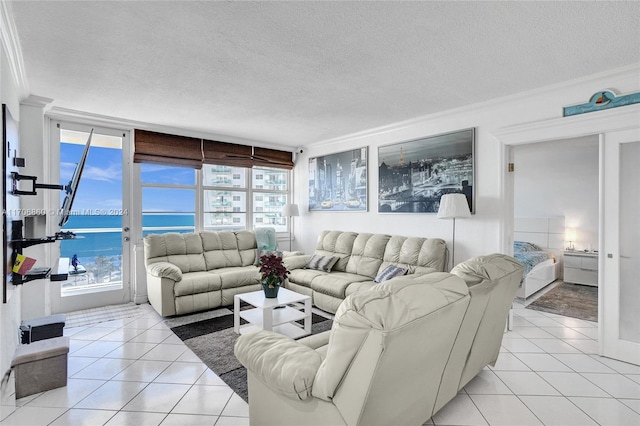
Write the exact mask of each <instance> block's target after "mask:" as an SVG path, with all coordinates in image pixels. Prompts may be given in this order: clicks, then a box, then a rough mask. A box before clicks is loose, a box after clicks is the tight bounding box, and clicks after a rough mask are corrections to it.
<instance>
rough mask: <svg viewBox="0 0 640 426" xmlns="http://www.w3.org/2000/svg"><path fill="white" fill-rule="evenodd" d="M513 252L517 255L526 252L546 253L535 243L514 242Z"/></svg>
mask: <svg viewBox="0 0 640 426" xmlns="http://www.w3.org/2000/svg"><path fill="white" fill-rule="evenodd" d="M513 251H514V252H516V253H519V252H520V253H521V252H525V251H544V250H542V249H541V248H540V247H538V246H537V245H535V244H533V243H528V242H526V241H514V242H513Z"/></svg>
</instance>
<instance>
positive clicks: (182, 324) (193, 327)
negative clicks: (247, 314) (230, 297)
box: [165, 306, 333, 402]
mask: <svg viewBox="0 0 640 426" xmlns="http://www.w3.org/2000/svg"><path fill="white" fill-rule="evenodd" d="M245 307H246V306H245ZM241 309H242V308H241ZM241 322H242V324H246V321H244V320H241ZM332 323H333V321H332V320H330V319H328V318H325V317H323V316H321V315H317V314H315V313H314V314H313V315H312V326H311V334H317V333H321V332H323V331H326V330H329V329H331V325H332ZM165 324H166V325H167V326H168V327H169V328H170V329H171V331H173V333H174V334H175V335H176V336H178V337H179V338H180V340H182V341H184V343H185V344H186V345H187V346H188V347H189V348H190V349H191V350H192V351H193V352H194V353H195V354H196V355H197V356H198V357H199V358H200V359H201V360H202V362H204V363H205V364H206V365H207V366H208V367H209V368H210V369H211V371H213V372H214V373H216V374H217V375H218V377H220V378H221V379H222V380H223V381H224V382H225V383H226V384H227V385H229V387H230V388H231V389H233V391H234V392H235V393H237V394H238V395H239V396H240V397H241V398H242V399H244V400H245V401H247V402H248V392H247V370H246V369H245V368H244V366H243V365H242V364H240V362H239V361H238V359H237V358H236V357H235V355H234V353H233V346H234V345H235V343H236V340H237V339H238V337H239V335H238V334H236V333H235V332H234V331H233V311H232V309H231V308H219V309H213V310H211V311H207V312H200V313H196V314H192V315H183V316H180V317H174V318H168V319H166V320H165Z"/></svg>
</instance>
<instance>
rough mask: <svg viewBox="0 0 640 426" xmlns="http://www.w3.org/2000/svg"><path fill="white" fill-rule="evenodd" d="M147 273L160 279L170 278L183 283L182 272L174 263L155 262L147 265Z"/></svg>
mask: <svg viewBox="0 0 640 426" xmlns="http://www.w3.org/2000/svg"><path fill="white" fill-rule="evenodd" d="M147 273H148V274H149V275H151V276H154V277H158V278H169V279H172V280H174V281H175V282H180V281H182V271H181V270H180V268H178V267H177V266H176V265H174V264H173V263H169V262H155V263H151V264H150V265H147Z"/></svg>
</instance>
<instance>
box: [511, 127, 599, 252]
mask: <svg viewBox="0 0 640 426" xmlns="http://www.w3.org/2000/svg"><path fill="white" fill-rule="evenodd" d="M513 155H514V157H513V159H514V163H515V174H514V185H515V191H514V193H515V194H514V216H515V217H550V216H564V217H565V226H566V227H567V228H575V229H576V231H577V232H576V233H577V238H576V241H575V242H574V245H575V248H576V249H577V250H583V249H597V247H598V155H599V154H598V137H597V135H596V136H590V137H586V138H576V139H571V140H563V141H551V142H542V143H537V144H529V145H518V146H516V147H514V150H513Z"/></svg>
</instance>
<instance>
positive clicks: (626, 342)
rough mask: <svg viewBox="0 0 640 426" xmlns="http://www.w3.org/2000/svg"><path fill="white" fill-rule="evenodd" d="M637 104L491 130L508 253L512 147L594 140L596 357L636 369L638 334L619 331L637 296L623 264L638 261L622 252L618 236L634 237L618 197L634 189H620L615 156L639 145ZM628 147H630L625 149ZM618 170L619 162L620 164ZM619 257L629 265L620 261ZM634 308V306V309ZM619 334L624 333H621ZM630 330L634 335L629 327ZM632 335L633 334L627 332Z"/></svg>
mask: <svg viewBox="0 0 640 426" xmlns="http://www.w3.org/2000/svg"><path fill="white" fill-rule="evenodd" d="M639 115H640V106H638V105H631V106H625V107H621V108H613V109H608V110H602V111H597V112H592V113H586V114H581V115H576V116H571V117H560V118H554V119H550V120H545V121H539V122H536V123H527V124H523V125H518V126H512V127H508V128H503V129H500V130H498V131H497V132H495V136H496V138H497V139H498V140H499V141H500V142H501V143H502V158H503V161H504V164H505V167H504V169H503V173H502V193H501V197H502V200H503V201H504V203H503V209H502V224H503V226H502V232H501V238H502V250H503V252H504V253H513V226H514V221H513V209H514V182H513V177H512V176H510V175H511V174H510V173H509V172H508V169H507V167H506V163H508V162H509V161H511V160H512V156H511V155H512V148H513V147H514V146H516V145H521V144H527V143H539V142H546V141H552V140H558V139H570V138H575V137H582V136H588V135H598V138H599V145H598V146H599V185H598V188H599V203H598V210H599V226H598V230H599V241H598V252H599V253H601V255H600V256H599V257H598V282H599V283H600V285H599V286H598V344H599V354H600V355H602V356H606V357H610V358H614V359H618V360H621V361H625V362H629V363H633V364H637V365H640V336H635V335H634V336H633V337H630V336H629V335H628V334H627V333H626V332H629V331H630V330H629V329H626V330H625V327H624V326H625V325H626V324H627V322H628V321H627V320H629V321H636V322H637V315H635V312H636V311H635V310H629V309H625V308H624V307H625V306H626V305H625V304H626V300H629V299H630V298H634V300H635V299H637V298H638V297H640V291H638V288H640V285H639V284H638V279H639V278H638V277H637V276H636V277H633V279H632V281H631V282H630V283H626V282H625V279H627V278H626V277H628V276H629V274H627V273H625V272H624V267H625V264H628V263H633V262H635V264H637V263H640V255H639V254H638V249H637V244H636V246H635V249H634V250H632V251H631V252H630V253H628V252H626V251H625V250H626V249H627V248H628V247H626V245H625V238H624V237H623V236H622V235H623V234H624V233H628V232H630V230H631V231H633V232H634V235H635V234H638V233H639V232H638V226H637V223H636V224H632V225H633V226H631V227H629V228H627V227H625V226H624V225H623V223H624V222H625V220H626V219H627V218H626V217H625V216H624V215H623V214H622V213H623V212H622V208H623V207H624V200H625V196H624V195H622V194H623V193H626V192H629V191H637V185H635V188H633V187H632V188H631V189H629V187H628V185H627V187H625V186H623V182H625V181H626V180H625V178H624V176H621V174H620V170H621V163H624V160H623V157H622V156H621V152H623V151H624V150H625V149H624V148H623V145H624V144H627V143H631V144H634V143H637V142H640V123H639V122H638V116H639ZM630 146H631V145H630ZM622 166H623V167H624V164H622ZM625 256H627V257H630V260H631V262H625V261H623V260H624V259H625ZM636 306H637V305H636ZM623 330H625V331H623ZM633 330H634V331H635V332H638V333H640V331H638V330H635V329H633ZM631 334H633V333H631Z"/></svg>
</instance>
